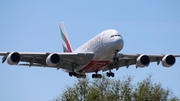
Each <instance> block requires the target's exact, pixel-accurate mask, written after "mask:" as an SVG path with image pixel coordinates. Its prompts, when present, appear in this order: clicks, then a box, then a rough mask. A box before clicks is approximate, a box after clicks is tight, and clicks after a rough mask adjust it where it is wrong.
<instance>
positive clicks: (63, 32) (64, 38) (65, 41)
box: [60, 22, 73, 52]
mask: <svg viewBox="0 0 180 101" xmlns="http://www.w3.org/2000/svg"><path fill="white" fill-rule="evenodd" d="M60 32H61V37H62V44H63V51H64V52H72V51H73V50H72V47H71V44H70V41H69V38H68V35H67V32H66V29H65V26H64V23H63V22H61V23H60Z"/></svg>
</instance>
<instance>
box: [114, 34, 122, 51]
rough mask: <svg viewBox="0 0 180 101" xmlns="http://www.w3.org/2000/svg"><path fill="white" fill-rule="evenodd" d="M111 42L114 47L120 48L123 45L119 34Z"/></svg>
mask: <svg viewBox="0 0 180 101" xmlns="http://www.w3.org/2000/svg"><path fill="white" fill-rule="evenodd" d="M113 43H114V45H115V47H116V48H119V50H121V49H122V48H123V46H124V41H123V38H122V37H121V36H119V37H115V38H114V40H113Z"/></svg>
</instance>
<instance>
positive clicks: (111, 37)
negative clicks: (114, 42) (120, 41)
mask: <svg viewBox="0 0 180 101" xmlns="http://www.w3.org/2000/svg"><path fill="white" fill-rule="evenodd" d="M117 36H119V37H120V36H121V35H111V38H112V37H117Z"/></svg>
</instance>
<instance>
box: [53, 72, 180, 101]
mask: <svg viewBox="0 0 180 101" xmlns="http://www.w3.org/2000/svg"><path fill="white" fill-rule="evenodd" d="M151 77H152V76H151V75H150V76H148V77H147V78H145V79H144V80H142V81H140V82H138V83H137V84H133V83H132V81H133V77H132V76H124V77H123V78H121V79H113V78H108V77H106V76H103V77H102V78H101V79H93V80H90V79H88V78H85V79H78V80H77V81H76V82H75V83H74V84H73V85H72V86H66V87H65V89H64V90H63V92H62V94H61V95H60V96H58V97H57V98H55V99H54V100H53V101H178V97H176V96H175V95H174V94H173V92H172V91H171V90H170V89H169V88H163V87H162V85H161V83H154V82H152V80H151Z"/></svg>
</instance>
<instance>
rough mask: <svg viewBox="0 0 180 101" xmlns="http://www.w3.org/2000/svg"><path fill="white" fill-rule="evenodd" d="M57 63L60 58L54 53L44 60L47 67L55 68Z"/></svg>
mask: <svg viewBox="0 0 180 101" xmlns="http://www.w3.org/2000/svg"><path fill="white" fill-rule="evenodd" d="M59 62H60V56H59V55H58V54H56V53H52V54H50V55H49V56H48V57H47V58H46V64H47V65H48V66H56V65H57V64H58V63H59Z"/></svg>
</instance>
